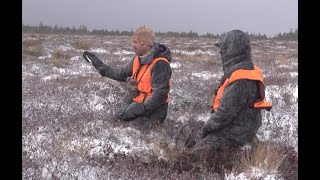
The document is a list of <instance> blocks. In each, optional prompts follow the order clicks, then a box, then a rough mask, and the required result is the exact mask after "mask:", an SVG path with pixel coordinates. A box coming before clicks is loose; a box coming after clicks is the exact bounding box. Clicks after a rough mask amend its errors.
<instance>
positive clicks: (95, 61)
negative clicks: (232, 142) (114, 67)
mask: <svg viewBox="0 0 320 180" xmlns="http://www.w3.org/2000/svg"><path fill="white" fill-rule="evenodd" d="M82 56H83V58H84V59H85V60H86V61H87V62H89V63H91V64H92V65H93V66H94V67H95V68H96V69H97V70H98V71H99V73H100V75H101V76H105V71H106V70H107V66H106V65H105V64H104V63H103V62H102V61H101V60H100V59H99V58H98V57H97V56H96V55H95V54H93V53H91V52H89V51H84V52H83V55H82Z"/></svg>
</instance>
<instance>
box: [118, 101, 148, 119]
mask: <svg viewBox="0 0 320 180" xmlns="http://www.w3.org/2000/svg"><path fill="white" fill-rule="evenodd" d="M145 111H146V108H145V107H144V104H143V103H137V102H134V103H132V104H130V105H129V106H128V107H127V108H126V110H125V111H124V112H123V114H121V115H120V118H121V119H123V120H127V121H128V120H132V119H134V118H136V117H138V116H139V115H141V114H143V113H144V112H145Z"/></svg>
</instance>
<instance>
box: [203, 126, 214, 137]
mask: <svg viewBox="0 0 320 180" xmlns="http://www.w3.org/2000/svg"><path fill="white" fill-rule="evenodd" d="M211 132H212V130H211V127H210V126H209V125H208V124H206V125H205V126H204V127H203V130H202V135H201V138H202V139H203V138H205V137H206V136H208V135H209V134H210V133H211Z"/></svg>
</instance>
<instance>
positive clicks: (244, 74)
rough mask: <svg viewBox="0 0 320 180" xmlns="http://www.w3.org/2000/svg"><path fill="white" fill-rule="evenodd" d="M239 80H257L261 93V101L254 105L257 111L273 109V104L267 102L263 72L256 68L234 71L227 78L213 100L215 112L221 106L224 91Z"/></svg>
mask: <svg viewBox="0 0 320 180" xmlns="http://www.w3.org/2000/svg"><path fill="white" fill-rule="evenodd" d="M239 79H249V80H255V81H258V85H259V93H260V97H261V99H259V100H258V101H256V102H255V103H254V104H253V107H254V108H256V109H266V110H267V111H270V110H271V108H272V104H271V103H270V102H266V101H265V100H266V97H265V92H264V90H265V85H264V83H263V76H262V72H261V70H260V69H259V68H258V67H257V66H254V70H244V69H238V70H236V71H234V72H233V73H232V74H231V76H230V77H229V78H227V79H226V80H225V81H224V83H223V84H222V85H221V86H220V87H219V89H218V91H217V95H216V98H215V99H214V100H213V106H212V108H213V110H214V111H217V109H218V107H219V105H220V99H221V97H222V94H223V91H224V89H225V88H226V87H227V86H228V85H229V84H230V83H232V82H234V81H236V80H239Z"/></svg>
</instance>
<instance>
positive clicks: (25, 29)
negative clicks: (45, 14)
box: [22, 22, 298, 40]
mask: <svg viewBox="0 0 320 180" xmlns="http://www.w3.org/2000/svg"><path fill="white" fill-rule="evenodd" d="M22 33H34V34H80V35H81V34H83V35H109V36H132V35H133V33H134V32H133V30H131V31H126V30H124V31H119V30H107V29H94V30H92V31H89V30H88V29H87V27H86V26H84V25H80V26H79V27H78V28H76V27H74V26H73V27H72V28H70V27H59V26H58V25H55V26H54V27H52V26H48V25H43V24H42V22H40V24H39V25H38V26H30V25H23V24H22ZM155 34H156V36H157V37H189V38H197V37H207V38H219V37H220V36H222V35H223V34H224V33H222V34H213V33H206V34H205V35H199V34H198V33H197V32H193V31H191V30H190V31H189V32H172V31H168V32H156V33H155ZM247 34H248V35H249V37H250V38H251V39H254V40H267V39H273V40H298V29H295V30H294V31H293V30H292V29H291V30H290V32H288V33H278V34H277V35H275V36H273V37H267V35H265V34H260V33H258V34H255V33H247Z"/></svg>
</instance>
